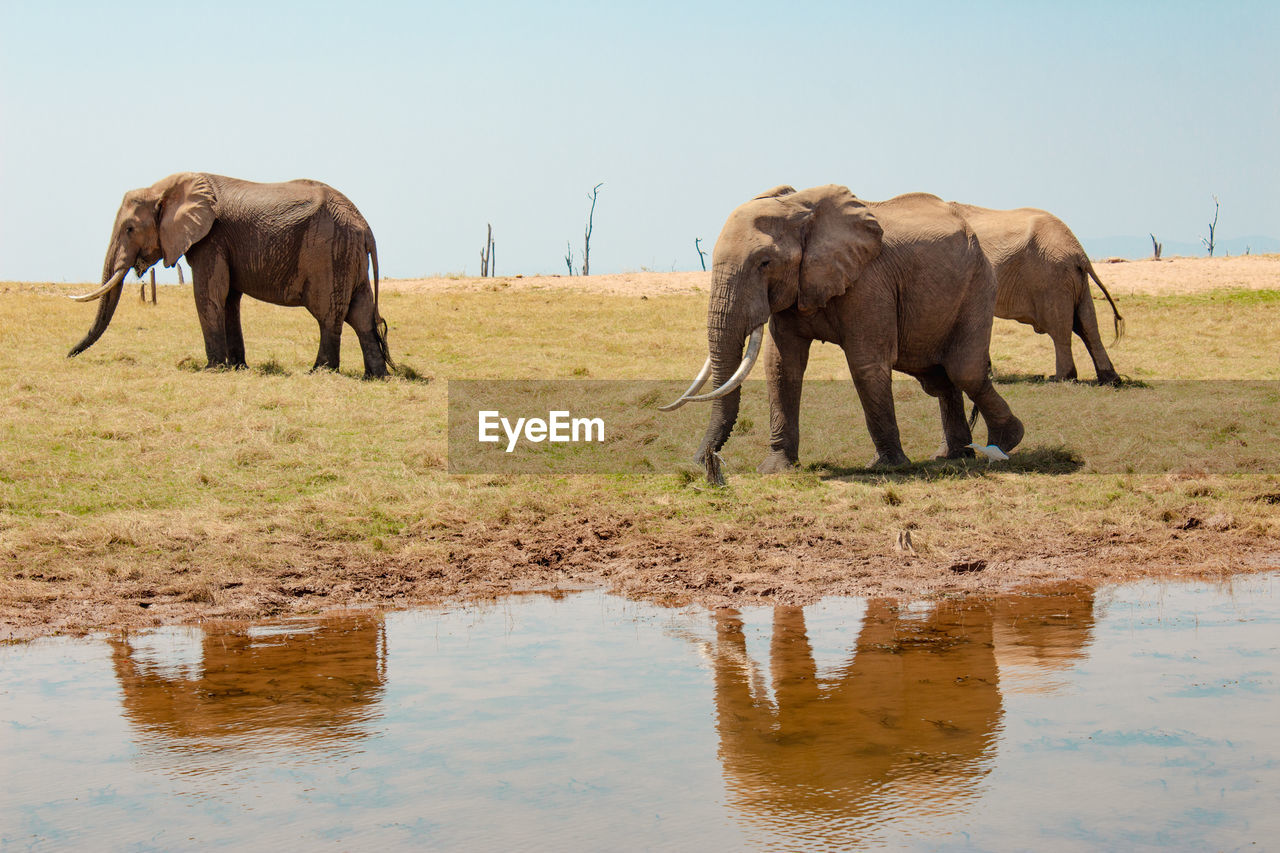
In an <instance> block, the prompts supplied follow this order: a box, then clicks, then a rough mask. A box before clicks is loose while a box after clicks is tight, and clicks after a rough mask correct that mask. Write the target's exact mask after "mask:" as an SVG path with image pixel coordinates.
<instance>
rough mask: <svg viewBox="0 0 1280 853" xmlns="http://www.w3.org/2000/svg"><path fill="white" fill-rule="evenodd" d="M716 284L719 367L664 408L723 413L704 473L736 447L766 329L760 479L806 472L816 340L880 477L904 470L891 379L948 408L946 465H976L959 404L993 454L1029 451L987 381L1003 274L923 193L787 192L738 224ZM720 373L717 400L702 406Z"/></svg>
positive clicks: (733, 218) (717, 265)
mask: <svg viewBox="0 0 1280 853" xmlns="http://www.w3.org/2000/svg"><path fill="white" fill-rule="evenodd" d="M711 281H712V284H711V300H710V306H709V308H708V311H707V337H708V343H709V347H710V350H711V355H710V358H708V359H707V363H706V364H705V365H704V366H703V369H702V372H701V373H700V374H699V375H698V377H697V379H696V380H695V381H694V383H693V386H692V387H690V389H689V390H688V391H687V392H685V394H684V396H682V397H681V398H680V399H679V400H677V401H676V402H675V403H672V404H671V405H670V406H667V407H665V409H666V410H670V409H672V408H675V407H677V406H680V405H683V404H684V403H686V402H690V401H700V400H714V405H713V409H712V413H711V422H710V424H709V425H708V427H707V432H706V435H705V437H704V438H703V441H702V446H701V449H700V450H699V459H700V461H703V462H708V460H711V461H714V456H713V454H714V453H715V451H717V450H719V449H720V448H721V447H722V446H723V445H724V443H725V441H726V440H727V439H728V438H729V433H730V431H731V430H732V429H733V425H734V422H735V421H736V419H737V415H738V403H739V397H740V393H741V390H740V388H739V386H740V385H741V384H742V381H743V380H744V379H745V378H746V376H747V374H748V373H749V372H750V370H751V367H752V365H753V364H754V362H755V359H756V357H757V355H758V354H759V350H760V343H761V336H762V334H763V326H764V324H765V323H766V322H768V323H769V332H770V336H771V337H772V339H773V344H774V345H773V346H772V347H771V348H770V350H769V354H768V356H767V357H766V360H765V378H766V380H767V382H768V386H769V409H770V440H769V448H770V453H769V456H768V457H767V458H766V459H765V460H764V462H763V463H762V464H761V465H760V471H761V472H762V473H772V472H776V471H781V470H783V469H785V468H788V467H790V466H793V465H795V464H796V462H797V459H798V453H799V445H800V391H801V384H802V383H803V381H804V371H805V367H806V365H807V364H808V361H809V347H810V344H812V343H813V341H815V340H819V341H827V342H830V343H835V344H838V345H839V346H840V347H841V348H842V349H843V350H844V352H845V358H846V360H847V361H848V364H849V371H850V373H852V375H853V382H854V385H855V386H856V388H857V391H858V398H859V399H860V400H861V402H862V409H863V414H864V417H865V418H866V423H867V430H868V431H869V432H870V433H871V440H872V442H873V443H874V444H875V450H876V453H875V457H874V459H873V460H872V462H871V464H872V465H901V464H904V463H906V462H907V461H908V460H907V457H906V455H905V454H904V453H903V451H902V442H901V438H900V436H899V431H898V423H897V418H896V415H895V412H894V402H893V387H892V373H893V371H894V370H900V371H902V372H904V373H907V374H910V375H911V376H914V377H916V378H917V379H918V380H919V381H920V383H921V384H922V385H923V386H924V389H925V391H926V392H927V393H928V394H930V395H931V396H934V397H937V398H938V402H939V407H940V409H941V413H942V426H943V433H944V437H945V438H944V443H943V445H942V448H941V449H940V450H939V455H941V456H946V457H952V458H954V457H961V456H972V455H973V451H972V450H970V449H969V448H968V447H967V445H968V444H969V443H970V441H971V436H970V433H969V425H968V423H967V422H966V419H965V415H964V410H963V406H964V401H963V398H962V397H961V392H964V393H966V394H968V395H969V397H970V398H971V399H972V400H973V401H974V402H975V403H976V405H977V407H978V409H979V411H981V412H982V414H983V417H984V419H985V420H986V423H987V440H988V443H989V444H994V445H996V446H997V447H999V448H1000V449H1001V450H1004V451H1005V452H1008V451H1010V450H1012V449H1013V448H1014V447H1015V446H1017V444H1018V442H1019V441H1021V440H1022V434H1023V427H1022V422H1021V421H1019V420H1018V419H1017V418H1016V417H1015V416H1014V414H1013V412H1011V411H1010V410H1009V406H1008V404H1007V403H1005V401H1004V400H1003V399H1002V398H1001V397H1000V395H999V394H998V393H997V392H996V390H995V388H994V387H993V386H992V384H991V379H990V377H989V368H990V354H989V347H990V344H991V324H992V316H993V314H994V311H995V302H996V282H995V275H994V274H993V273H992V270H991V264H990V263H988V261H987V259H986V257H985V256H984V255H983V253H982V249H981V247H980V246H979V244H978V240H977V238H976V237H975V236H974V234H973V232H972V231H971V230H970V229H969V226H968V225H967V224H966V223H965V220H964V218H963V217H962V216H961V215H960V214H959V213H958V212H957V210H956V208H955V205H951V204H948V203H946V202H944V201H942V200H941V199H939V198H938V197H937V196H933V195H928V194H926V193H912V194H909V195H904V196H899V197H897V198H893V199H890V200H888V201H882V202H866V201H862V200H860V199H858V198H856V197H855V196H854V195H853V193H851V192H849V190H848V189H847V188H845V187H841V186H834V185H832V186H823V187H815V188H812V189H807V190H803V191H800V192H796V191H795V190H794V189H792V188H791V187H785V186H784V187H777V188H775V189H772V190H770V191H768V192H766V193H764V194H762V195H759V196H756V197H755V198H754V199H752V200H751V201H749V202H747V203H746V204H744V205H742V206H740V207H738V208H737V209H736V210H734V211H733V213H731V214H730V215H729V219H728V221H727V222H726V223H725V226H724V229H723V230H722V231H721V232H720V237H719V239H718V240H717V241H716V246H715V250H714V254H713V268H712V279H711ZM748 335H750V338H751V339H750V342H749V343H748V346H747V354H746V356H745V357H744V356H743V351H742V342H743V339H744V338H746V337H747V336H748ZM710 374H714V377H715V383H716V390H714V391H712V392H710V393H707V394H703V395H697V390H698V388H700V387H701V386H702V384H703V383H704V382H705V381H706V379H707V377H708V375H710ZM714 467H715V466H714V465H713V464H709V465H708V470H709V472H710V471H712V470H713V469H714Z"/></svg>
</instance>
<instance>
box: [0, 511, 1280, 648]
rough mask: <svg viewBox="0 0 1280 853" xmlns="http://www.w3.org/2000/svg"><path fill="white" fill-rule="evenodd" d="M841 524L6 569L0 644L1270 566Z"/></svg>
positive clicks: (458, 538)
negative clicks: (450, 608)
mask: <svg viewBox="0 0 1280 853" xmlns="http://www.w3.org/2000/svg"><path fill="white" fill-rule="evenodd" d="M799 521H801V522H802V521H803V520H799ZM855 522H856V520H855V519H850V520H849V521H848V523H847V524H846V525H841V524H839V523H834V524H833V523H825V524H823V525H822V526H821V527H813V526H805V525H804V524H802V523H801V524H797V519H779V520H776V521H766V522H763V523H760V524H757V525H754V526H753V527H752V528H751V529H750V530H746V529H742V528H739V527H736V526H732V525H725V524H708V525H701V526H700V527H701V529H698V530H690V531H688V532H686V533H683V534H680V535H670V534H669V533H667V534H662V533H653V532H646V531H644V530H642V529H640V527H639V526H638V525H637V524H636V523H635V522H634V521H633V520H632V519H630V518H627V517H624V516H620V515H613V514H603V515H600V516H588V515H580V514H579V515H573V516H565V517H556V518H548V519H543V520H539V521H536V522H533V521H525V522H517V523H510V524H506V525H502V526H498V525H494V524H491V523H490V524H486V523H482V522H474V523H471V524H467V525H463V526H460V527H457V528H455V529H451V530H446V531H441V532H439V533H438V534H437V535H435V536H432V537H431V538H432V539H434V540H435V541H436V544H438V545H440V546H441V552H442V553H441V556H438V557H435V558H424V557H421V556H417V557H415V556H411V555H409V554H400V555H390V556H383V557H377V558H370V557H369V556H368V555H367V553H362V552H361V550H360V549H358V548H356V547H354V546H350V545H343V544H340V543H314V544H311V545H308V546H305V547H302V548H298V549H297V550H296V551H295V553H294V558H295V559H294V560H293V561H291V562H290V563H289V565H288V566H287V567H285V566H281V567H279V568H276V569H272V570H268V571H261V570H258V571H254V572H247V571H246V572H241V573H234V572H232V573H228V572H227V571H226V570H223V571H221V572H220V573H219V575H218V580H217V582H216V583H212V584H211V583H209V582H207V581H199V582H197V583H194V584H186V585H184V584H183V583H182V582H181V580H180V578H179V575H180V574H186V573H187V572H185V571H183V570H177V571H175V576H174V583H173V584H170V585H168V586H166V587H157V586H156V585H154V584H147V583H139V582H137V581H129V580H120V579H112V578H108V577H103V576H101V574H100V573H99V574H92V573H90V574H82V573H78V572H76V571H74V570H68V571H67V572H65V573H62V574H60V575H53V576H47V573H46V574H45V575H42V573H41V572H25V571H22V570H19V571H17V572H15V573H14V575H13V576H12V577H11V578H10V580H9V582H8V583H7V584H6V585H5V588H4V589H3V590H2V591H0V639H3V640H24V639H30V638H32V637H36V636H41V635H46V634H54V633H83V632H87V631H92V630H95V629H102V628H142V627H150V626H155V625H161V624H168V623H174V622H192V621H198V620H201V619H214V618H217V619H226V618H232V619H254V618H262V617H271V616H284V615H295V614H304V613H315V612H320V611H323V610H328V609H335V608H352V607H376V608H403V607H409V606H413V605H417V604H431V603H439V602H442V601H447V600H468V599H491V598H493V597H496V596H500V595H503V594H506V593H511V592H521V591H528V590H553V589H557V588H558V589H565V590H570V589H579V588H590V587H599V588H603V589H607V590H609V591H613V592H618V593H621V594H623V595H626V596H629V597H633V598H637V599H642V600H648V601H654V602H659V603H664V604H673V605H683V604H690V603H696V604H701V605H705V606H708V607H717V606H744V605H751V604H773V603H785V604H804V603H809V602H813V601H815V600H817V599H819V598H821V597H823V596H833V595H841V596H843V595H857V596H871V597H890V598H928V597H937V596H944V595H950V594H963V593H972V592H984V593H989V592H997V591H1007V590H1012V589H1016V588H1023V587H1029V586H1030V587H1034V586H1037V585H1042V584H1053V583H1059V582H1062V581H1068V580H1070V581H1084V582H1086V583H1104V582H1109V581H1121V580H1133V579H1138V578H1146V577H1182V578H1201V579H1215V578H1220V577H1224V576H1226V575H1230V574H1234V573H1241V572H1254V571H1267V570H1275V569H1280V542H1277V541H1276V540H1275V539H1274V538H1272V537H1269V536H1266V535H1259V534H1257V533H1255V532H1251V531H1249V530H1242V529H1234V528H1233V527H1231V526H1230V525H1229V524H1228V523H1226V522H1224V521H1222V520H1218V519H1213V518H1210V519H1199V518H1193V519H1180V520H1177V521H1174V522H1171V523H1170V524H1169V525H1168V527H1167V528H1166V529H1158V530H1150V531H1146V532H1142V533H1134V532H1132V531H1127V532H1125V533H1110V534H1108V533H1098V534H1095V535H1088V536H1080V535H1078V534H1077V535H1072V536H1070V537H1062V536H1057V537H1045V538H1040V539H1037V540H1036V541H1034V542H1028V541H1009V542H1007V543H1004V544H1001V545H999V546H998V547H990V546H989V545H987V546H984V547H980V548H976V547H975V548H965V547H959V548H955V549H952V550H949V551H948V552H947V553H946V554H945V555H940V554H937V553H925V554H921V553H919V552H918V551H917V549H916V547H915V545H914V544H912V543H910V542H904V540H903V539H901V538H899V537H898V536H897V535H894V534H891V533H889V532H886V533H885V535H884V536H883V537H882V539H883V545H882V546H878V547H871V548H868V543H867V541H866V540H867V537H866V535H865V533H862V532H860V531H857V530H856V529H855ZM917 541H919V537H917ZM920 550H927V549H925V548H923V547H922V548H921V549H920ZM71 562H74V560H72V561H71Z"/></svg>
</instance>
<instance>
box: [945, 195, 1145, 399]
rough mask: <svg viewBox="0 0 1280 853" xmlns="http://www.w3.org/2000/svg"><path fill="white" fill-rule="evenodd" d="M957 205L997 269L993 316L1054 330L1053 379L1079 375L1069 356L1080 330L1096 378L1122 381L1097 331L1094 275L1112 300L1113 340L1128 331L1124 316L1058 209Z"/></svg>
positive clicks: (1112, 382) (1039, 329)
mask: <svg viewBox="0 0 1280 853" xmlns="http://www.w3.org/2000/svg"><path fill="white" fill-rule="evenodd" d="M957 207H958V208H959V209H960V211H961V213H962V215H963V216H964V218H965V219H966V220H968V222H969V226H970V227H971V228H972V229H973V232H974V233H975V234H977V235H978V241H979V242H980V243H982V250H983V251H984V252H985V253H986V255H987V259H988V260H989V261H991V266H992V267H994V268H995V271H996V285H997V291H996V316H997V317H1001V318H1004V319H1006V320H1017V321H1018V322H1019V323H1026V324H1027V325H1029V326H1031V327H1032V328H1033V329H1035V330H1036V332H1038V333H1040V334H1048V335H1049V337H1050V338H1051V339H1052V340H1053V348H1054V353H1055V355H1056V369H1055V370H1054V377H1053V378H1054V379H1055V380H1059V381H1065V380H1070V379H1075V378H1076V363H1075V360H1074V359H1073V358H1072V357H1071V333H1072V332H1075V333H1076V334H1077V335H1079V336H1080V339H1081V340H1082V341H1084V345H1085V347H1086V348H1087V349H1088V351H1089V356H1090V357H1091V358H1092V359H1093V366H1094V370H1095V371H1096V372H1097V374H1098V382H1099V383H1100V384H1103V385H1116V384H1119V382H1120V377H1119V375H1118V374H1117V373H1116V371H1115V368H1114V367H1112V365H1111V359H1109V358H1108V357H1107V351H1106V350H1105V349H1103V347H1102V336H1101V335H1099V334H1098V318H1097V316H1096V315H1095V314H1094V310H1093V297H1092V295H1091V294H1090V293H1089V279H1090V278H1092V279H1093V281H1094V283H1095V284H1097V285H1098V288H1099V289H1101V290H1102V295H1103V296H1105V297H1106V298H1107V302H1110V303H1111V310H1112V312H1113V313H1114V314H1115V320H1114V322H1115V332H1116V340H1119V339H1120V336H1121V334H1123V331H1124V318H1123V317H1121V316H1120V311H1119V309H1117V308H1116V303H1115V302H1114V301H1112V299H1111V294H1110V293H1108V292H1107V288H1106V287H1105V286H1104V285H1103V284H1102V281H1101V280H1100V279H1099V278H1098V274H1097V273H1096V272H1094V270H1093V264H1091V263H1089V256H1088V255H1087V254H1085V251H1084V247H1083V246H1081V245H1080V241H1079V240H1077V239H1076V235H1074V234H1072V233H1071V229H1070V228H1068V227H1067V226H1066V224H1065V223H1064V222H1063V221H1062V220H1061V219H1059V218H1058V217H1056V216H1054V215H1053V214H1051V213H1047V212H1045V211H1043V210H1036V209H1035V208H1032V207H1020V208H1018V209H1017V210H988V209H987V208H985V207H974V206H973V205H971V204H958V205H957Z"/></svg>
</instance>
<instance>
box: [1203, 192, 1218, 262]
mask: <svg viewBox="0 0 1280 853" xmlns="http://www.w3.org/2000/svg"><path fill="white" fill-rule="evenodd" d="M1217 227H1218V197H1217V196H1216V195H1215V196H1213V221H1212V222H1210V223H1209V236H1208V238H1204V237H1201V238H1200V242H1201V243H1204V247H1205V248H1206V249H1208V250H1209V257H1211V258H1212V257H1213V232H1214V231H1215V230H1216V229H1217Z"/></svg>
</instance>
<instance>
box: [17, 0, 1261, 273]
mask: <svg viewBox="0 0 1280 853" xmlns="http://www.w3.org/2000/svg"><path fill="white" fill-rule="evenodd" d="M0 8H2V9H3V11H2V12H0V85H2V86H3V89H2V90H0V123H2V128H3V131H2V133H0V279H20V280H31V279H41V280H54V281H59V280H67V281H88V280H96V279H97V278H98V276H99V272H100V269H101V266H102V259H103V255H104V253H105V250H106V248H107V246H106V243H107V239H108V237H109V232H110V227H111V224H112V220H113V219H114V216H115V211H116V208H117V206H118V205H119V203H120V198H121V196H122V195H123V194H124V192H125V191H126V190H128V189H130V188H133V187H140V186H146V185H148V184H151V183H153V182H155V181H157V180H159V179H160V178H162V177H164V176H165V175H168V174H170V173H172V172H177V171H186V170H191V171H208V172H217V173H220V174H226V175H233V176H236V177H242V178H247V179H251V180H262V181H276V180H286V179H289V178H295V177H310V178H316V179H319V180H323V181H325V182H327V183H330V184H332V185H333V186H335V187H337V188H338V189H340V190H342V191H343V192H345V193H346V194H347V195H348V196H350V197H351V198H352V200H353V201H355V203H356V204H357V205H358V206H359V207H360V208H361V210H362V211H363V212H364V214H365V216H366V218H368V220H369V221H370V223H371V224H372V226H373V229H374V233H375V234H376V235H377V239H378V246H379V255H380V260H381V264H382V270H383V272H384V274H386V275H390V276H395V277H409V276H417V275H429V274H434V273H451V272H463V271H465V272H466V273H468V274H472V275H474V274H476V273H477V272H478V270H479V251H480V248H481V246H482V244H483V242H484V233H485V224H486V223H492V224H493V228H494V239H495V241H496V243H497V250H496V254H497V269H498V272H499V273H500V274H507V275H514V274H516V273H525V274H535V273H556V272H564V260H563V258H564V254H565V243H566V241H569V242H571V243H572V245H573V250H574V253H575V256H578V255H580V253H581V244H582V229H583V225H584V224H585V220H586V214H587V209H588V207H589V203H588V201H587V198H586V196H587V193H588V192H589V190H590V189H591V187H592V186H593V185H595V184H596V183H599V182H604V186H603V187H602V188H601V190H600V201H599V204H598V206H597V208H596V216H595V233H594V236H593V238H592V252H591V255H592V265H591V266H592V271H593V272H600V273H604V272H623V271H628V270H639V269H641V268H649V269H655V270H662V271H665V270H670V269H673V268H674V269H697V268H698V257H697V254H696V252H695V251H694V238H696V237H701V238H703V245H704V247H709V246H710V245H711V244H713V243H714V241H715V238H716V235H717V234H718V233H719V230H720V226H721V225H722V224H723V222H724V219H725V216H726V215H727V214H728V213H729V211H730V210H731V209H733V208H734V207H735V206H736V205H738V204H740V203H741V202H743V201H745V200H746V199H748V198H749V197H751V196H752V195H754V194H756V193H758V192H760V191H761V190H764V189H767V188H769V187H771V186H774V185H776V184H780V183H788V184H793V185H795V186H797V187H805V186H812V185H815V184H824V183H840V184H845V185H847V186H849V187H850V188H851V189H852V190H853V191H854V192H855V193H857V194H858V195H859V196H861V197H863V198H867V199H882V198H887V197H889V196H893V195H897V194H899V193H902V192H909V191H913V190H926V191H929V192H934V193H937V194H938V195H941V196H943V197H944V198H948V199H958V200H961V201H967V202H971V203H974V204H981V205H986V206H989V207H1017V206H1023V205H1029V206H1036V207H1043V208H1046V209H1049V210H1051V211H1053V212H1054V213H1056V214H1058V215H1059V216H1061V217H1062V218H1063V219H1064V220H1065V221H1066V222H1067V223H1068V225H1070V226H1071V227H1072V229H1073V230H1075V232H1076V233H1077V234H1078V235H1079V236H1080V237H1082V238H1089V237H1101V236H1110V235H1145V234H1146V233H1147V232H1152V231H1154V232H1155V233H1156V235H1157V236H1159V237H1160V238H1161V239H1163V240H1168V241H1179V240H1181V241H1189V242H1196V241H1198V238H1199V237H1200V236H1201V235H1202V234H1205V233H1206V227H1205V225H1206V222H1207V220H1208V218H1209V216H1210V215H1211V214H1212V206H1213V202H1212V200H1211V198H1210V196H1211V195H1214V194H1216V195H1217V196H1218V197H1219V199H1220V200H1221V203H1222V212H1221V219H1220V224H1219V226H1218V235H1219V238H1220V239H1222V238H1230V237H1232V236H1243V235H1250V234H1263V235H1270V236H1273V237H1280V165H1278V164H1280V3H1276V2H1274V0H1263V2H1230V1H1229V0H1225V1H1224V2H1214V3H1209V2H1176V0H1175V1H1174V2H1150V3H1123V2H1116V0H1109V2H1070V3H1067V2H1061V3H1047V2H1034V0H1023V2H1008V3H982V2H979V3H965V2H957V1H956V0H947V2H936V3H933V2H928V3H884V2H877V3H863V2H828V3H823V2H803V0H790V2H787V3H773V4H765V3H757V2H749V0H735V2H723V3H721V2H697V0H681V1H680V2H666V0H644V2H639V0H635V2H627V3H610V2H602V0H597V2H527V3H517V2H506V0H492V2H484V0H470V2H457V3H448V4H445V3H431V2H422V3H389V2H377V0H368V2H361V3H355V2H347V3H341V4H331V3H325V2H316V0H306V2H297V3H276V2H271V0H260V2H237V1H236V0H233V2H219V3H202V4H182V3H173V2H167V3H150V2H133V3H125V4H100V3H72V2H62V3H60V2H56V0H51V2H29V3H28V2H19V0H4V2H3V4H2V6H0ZM170 277H171V275H167V276H166V277H165V278H162V279H161V280H166V279H168V278H170Z"/></svg>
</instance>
